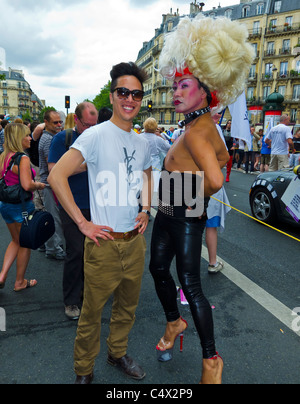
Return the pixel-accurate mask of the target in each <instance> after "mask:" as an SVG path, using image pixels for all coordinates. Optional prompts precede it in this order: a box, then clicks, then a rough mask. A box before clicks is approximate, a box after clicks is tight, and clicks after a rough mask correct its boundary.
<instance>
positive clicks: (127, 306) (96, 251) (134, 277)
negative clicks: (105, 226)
mask: <svg viewBox="0 0 300 404" xmlns="http://www.w3.org/2000/svg"><path fill="white" fill-rule="evenodd" d="M99 244H100V247H98V246H97V245H96V244H95V243H94V242H93V241H92V240H90V239H86V241H85V257H84V275H85V280H84V300H83V307H82V311H81V316H80V319H79V322H78V329H77V336H76V340H75V347H74V361H75V364H74V368H75V373H76V374H77V375H78V376H85V375H89V374H91V373H92V371H93V368H94V362H95V359H96V357H97V356H98V354H99V352H100V333H101V316H102V311H103V308H104V305H105V304H106V302H107V300H108V299H109V297H110V296H111V295H112V294H113V295H114V300H113V305H112V315H111V322H110V334H109V337H108V339H107V345H108V352H109V354H110V355H111V356H113V357H114V358H117V359H118V358H121V357H122V356H124V355H126V351H127V345H128V335H129V332H130V330H131V328H132V326H133V324H134V321H135V311H136V308H137V305H138V301H139V296H140V289H141V282H142V276H143V272H144V264H145V252H146V241H145V238H144V236H142V235H140V234H139V235H137V236H136V237H133V238H132V239H130V240H115V241H105V240H102V239H99Z"/></svg>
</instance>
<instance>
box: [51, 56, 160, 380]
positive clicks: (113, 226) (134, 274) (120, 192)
mask: <svg viewBox="0 0 300 404" xmlns="http://www.w3.org/2000/svg"><path fill="white" fill-rule="evenodd" d="M111 78H112V83H111V94H110V100H111V103H112V105H113V116H112V118H111V120H110V121H108V122H105V123H103V124H100V125H97V126H95V127H92V128H90V129H87V130H86V131H85V132H84V133H83V134H82V135H81V136H80V137H79V138H78V140H77V141H76V142H75V143H74V144H73V145H72V148H71V149H70V150H69V151H68V152H67V153H66V154H65V155H64V156H63V157H62V159H61V160H60V161H59V162H58V163H57V164H56V165H55V167H54V168H53V170H52V171H51V175H50V177H49V182H50V183H51V185H52V186H53V189H54V192H55V193H56V195H57V197H58V199H59V201H60V203H61V205H62V206H63V208H64V209H65V210H66V212H67V213H68V214H69V216H70V217H71V218H72V219H73V220H74V222H75V223H77V225H78V227H79V229H80V230H81V232H82V233H83V234H85V236H86V243H85V262H84V273H85V287H84V301H83V307H82V312H81V316H80V319H79V323H78V330H77V337H76V340H75V348H74V358H75V372H76V374H77V378H76V382H75V383H76V384H90V383H91V382H92V379H93V368H94V362H95V359H96V357H97V355H98V353H99V351H100V331H101V314H102V310H103V307H104V305H105V304H106V302H107V300H108V299H109V297H110V296H111V295H112V294H113V295H114V302H113V306H112V316H111V322H110V334H109V337H108V339H107V345H108V363H109V364H110V365H112V366H116V367H119V368H120V369H121V370H122V371H123V372H124V373H126V374H127V375H128V376H130V377H131V378H134V379H136V380H141V379H143V378H144V377H145V372H144V370H143V369H142V368H141V367H140V366H139V365H138V364H137V363H136V362H135V361H134V360H133V359H132V358H130V357H129V356H128V355H127V345H128V335H129V332H130V330H131V328H132V326H133V324H134V320H135V311H136V307H137V305H138V300H139V294H140V288H141V281H142V275H143V271H144V260H145V251H146V242H145V238H144V236H143V233H144V231H145V230H146V227H147V225H148V221H149V215H150V212H149V211H150V204H151V171H152V168H151V155H150V152H149V148H148V144H147V142H146V140H145V139H143V138H142V137H141V136H140V135H138V134H137V133H135V132H134V131H133V130H132V121H133V119H134V118H135V116H136V115H137V114H138V112H139V110H140V108H141V103H142V99H143V95H144V93H143V82H144V81H145V79H146V74H145V72H144V71H143V70H141V69H140V68H138V67H137V66H136V65H135V64H134V63H121V64H119V65H116V66H114V67H113V69H112V71H111ZM85 166H87V169H88V174H89V175H88V177H89V192H90V208H91V218H92V221H91V222H88V221H87V220H86V219H85V218H84V217H83V216H82V214H81V212H80V210H79V209H78V207H77V206H76V204H75V202H74V199H73V197H72V194H71V192H70V189H69V186H68V178H69V177H70V176H71V175H73V174H74V173H75V172H78V171H80V170H83V169H84V167H85ZM141 191H143V192H142V198H141V202H140V203H141V205H142V211H141V212H140V213H139V201H138V198H139V195H140V193H141Z"/></svg>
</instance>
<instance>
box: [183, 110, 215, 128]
mask: <svg viewBox="0 0 300 404" xmlns="http://www.w3.org/2000/svg"><path fill="white" fill-rule="evenodd" d="M208 112H210V108H209V107H205V108H201V109H198V110H197V111H194V112H190V113H189V114H186V115H184V116H185V119H184V120H183V121H180V122H179V124H180V125H182V127H183V126H186V125H187V124H189V123H191V122H192V121H193V120H194V119H197V118H199V116H201V115H204V114H207V113H208Z"/></svg>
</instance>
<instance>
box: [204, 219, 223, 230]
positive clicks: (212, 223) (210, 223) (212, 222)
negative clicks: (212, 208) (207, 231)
mask: <svg viewBox="0 0 300 404" xmlns="http://www.w3.org/2000/svg"><path fill="white" fill-rule="evenodd" d="M206 227H208V228H211V227H221V218H220V216H214V217H212V218H211V219H207V221H206Z"/></svg>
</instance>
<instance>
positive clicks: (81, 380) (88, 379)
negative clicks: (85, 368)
mask: <svg viewBox="0 0 300 404" xmlns="http://www.w3.org/2000/svg"><path fill="white" fill-rule="evenodd" d="M93 379H94V374H93V373H91V374H90V375H87V376H77V377H76V380H75V384H91V383H92V381H93Z"/></svg>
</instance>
